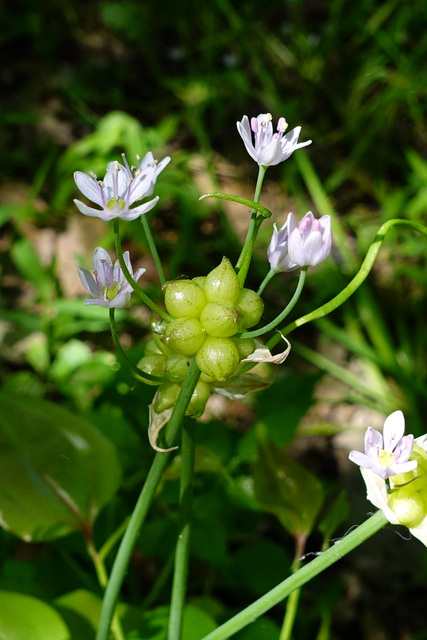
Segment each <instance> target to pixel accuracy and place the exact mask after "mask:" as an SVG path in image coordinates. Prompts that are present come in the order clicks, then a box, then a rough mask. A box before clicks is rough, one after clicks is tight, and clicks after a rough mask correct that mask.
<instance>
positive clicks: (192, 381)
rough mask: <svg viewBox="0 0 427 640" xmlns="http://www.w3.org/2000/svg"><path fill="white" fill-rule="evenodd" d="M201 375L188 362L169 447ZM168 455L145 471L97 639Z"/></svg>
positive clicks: (105, 629)
mask: <svg viewBox="0 0 427 640" xmlns="http://www.w3.org/2000/svg"><path fill="white" fill-rule="evenodd" d="M199 376H200V371H199V369H198V367H197V365H196V362H195V360H194V359H193V360H191V362H190V366H189V368H188V372H187V375H186V378H185V380H184V382H183V384H182V388H181V392H180V394H179V396H178V400H177V402H176V405H175V407H174V410H173V413H172V415H171V418H170V420H169V423H168V426H167V431H166V439H167V441H168V444H169V446H170V444H172V443H173V442H174V441H175V439H176V436H177V434H178V430H179V428H180V426H181V424H182V420H183V418H184V415H185V412H186V410H187V407H188V404H189V402H190V399H191V396H192V394H193V391H194V388H195V386H196V384H197V381H198V379H199ZM169 459H170V453H159V452H158V453H156V456H155V458H154V460H153V463H152V465H151V468H150V471H149V472H148V476H147V479H146V481H145V483H144V486H143V488H142V491H141V494H140V496H139V498H138V502H137V503H136V506H135V509H134V511H133V513H132V517H131V519H130V521H129V525H128V527H127V529H126V533H125V535H124V537H123V540H122V542H121V545H120V547H119V550H118V553H117V556H116V559H115V561H114V564H113V568H112V571H111V575H110V579H109V581H108V585H107V589H106V591H105V596H104V601H103V604H102V610H101V617H100V621H99V627H98V632H97V635H96V640H107V639H108V634H109V629H110V625H111V620H112V618H113V614H114V610H115V608H116V604H117V601H118V598H119V595H120V589H121V586H122V582H123V579H124V576H125V573H126V571H127V567H128V564H129V561H130V557H131V554H132V551H133V548H134V546H135V543H136V540H137V538H138V535H139V532H140V529H141V527H142V524H143V522H144V520H145V518H146V516H147V513H148V510H149V508H150V506H151V503H152V501H153V498H154V495H155V492H156V489H157V486H158V484H159V482H160V479H161V477H162V474H163V472H164V470H165V469H166V467H167V464H168V462H169Z"/></svg>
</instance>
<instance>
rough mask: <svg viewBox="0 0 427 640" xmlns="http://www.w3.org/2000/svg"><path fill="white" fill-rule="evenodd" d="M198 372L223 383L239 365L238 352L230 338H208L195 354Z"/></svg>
mask: <svg viewBox="0 0 427 640" xmlns="http://www.w3.org/2000/svg"><path fill="white" fill-rule="evenodd" d="M196 364H197V366H198V367H199V369H200V371H202V372H203V373H205V374H206V375H207V376H209V377H210V378H212V379H213V380H217V381H224V380H227V378H228V377H229V376H230V375H231V374H232V373H233V371H234V370H235V368H236V367H237V365H238V364H239V352H238V350H237V347H236V345H235V344H234V342H233V340H231V339H230V338H213V337H211V336H208V337H207V338H206V340H205V341H204V343H203V345H202V346H201V347H200V349H199V350H198V352H197V353H196Z"/></svg>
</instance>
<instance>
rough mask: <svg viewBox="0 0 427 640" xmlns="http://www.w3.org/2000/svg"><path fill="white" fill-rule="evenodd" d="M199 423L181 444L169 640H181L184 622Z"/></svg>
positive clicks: (185, 429)
mask: <svg viewBox="0 0 427 640" xmlns="http://www.w3.org/2000/svg"><path fill="white" fill-rule="evenodd" d="M195 426H196V425H195V422H194V421H193V420H191V421H188V422H187V423H186V424H184V427H183V429H182V441H181V482H180V489H179V497H180V518H181V522H180V531H179V535H178V540H177V543H176V550H175V571H174V576H173V584H172V598H171V605H170V615H169V631H168V640H180V638H181V633H182V619H183V613H184V605H185V594H186V591H187V575H188V562H189V557H190V533H191V515H192V499H193V478H194V451H195V441H194V432H195Z"/></svg>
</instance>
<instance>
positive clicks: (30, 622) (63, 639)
mask: <svg viewBox="0 0 427 640" xmlns="http://www.w3.org/2000/svg"><path fill="white" fill-rule="evenodd" d="M0 638H1V640H71V636H70V633H69V631H68V629H67V627H66V625H65V622H64V621H63V620H62V618H61V617H60V615H59V614H58V613H57V612H56V611H55V609H52V607H50V606H49V605H47V604H46V603H45V602H43V601H42V600H38V599H37V598H33V597H32V596H27V595H24V594H22V593H12V592H10V591H0Z"/></svg>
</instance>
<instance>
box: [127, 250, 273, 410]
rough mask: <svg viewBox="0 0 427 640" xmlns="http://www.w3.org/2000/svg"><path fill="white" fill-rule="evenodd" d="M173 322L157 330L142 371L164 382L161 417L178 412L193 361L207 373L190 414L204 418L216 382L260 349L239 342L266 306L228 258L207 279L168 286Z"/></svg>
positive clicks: (249, 342) (159, 400) (250, 342)
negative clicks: (241, 281)
mask: <svg viewBox="0 0 427 640" xmlns="http://www.w3.org/2000/svg"><path fill="white" fill-rule="evenodd" d="M163 289H164V294H165V307H166V310H167V312H168V314H169V315H170V316H171V318H172V319H171V321H170V322H168V323H162V324H161V325H157V326H156V328H155V331H156V333H155V334H154V335H153V338H152V339H151V340H150V341H149V342H148V343H147V346H146V350H145V356H144V357H143V358H142V359H141V360H140V362H139V363H138V367H139V369H140V370H141V371H142V372H145V373H149V374H150V375H152V376H156V377H158V378H161V379H163V380H164V381H163V382H160V383H156V382H150V384H160V386H159V390H158V393H157V394H156V406H155V407H154V409H155V410H156V411H157V412H159V413H160V412H161V411H164V410H166V409H168V408H170V407H172V406H173V405H174V404H175V402H176V400H177V398H178V394H179V391H180V386H181V383H182V381H183V380H184V378H185V375H186V372H187V369H188V366H189V362H190V358H193V357H194V358H195V360H196V363H197V366H198V367H199V369H200V371H201V376H200V380H199V382H198V384H197V386H196V388H195V390H194V393H193V396H192V398H191V401H190V404H189V406H188V409H187V415H190V416H192V417H199V416H200V415H201V414H202V413H203V411H204V408H205V405H206V402H207V400H208V398H209V395H210V393H211V390H212V388H213V387H214V386H215V383H218V382H221V383H223V382H225V381H226V380H227V379H228V378H230V377H232V376H233V375H234V374H235V373H236V371H237V369H238V367H239V364H240V361H241V360H242V359H244V358H247V357H248V356H249V355H251V354H252V353H253V351H254V349H255V342H254V340H253V339H252V338H244V339H242V338H239V334H240V333H242V332H244V331H246V329H249V328H251V327H253V326H255V325H256V324H258V322H259V321H260V319H261V316H262V313H263V310H264V303H263V301H262V299H261V298H260V296H259V295H258V294H257V293H255V291H252V290H251V289H246V288H242V287H241V286H240V284H239V280H238V278H237V275H236V272H235V271H234V269H233V266H232V264H231V262H230V261H229V260H228V258H225V257H224V258H223V259H222V262H221V264H220V265H219V266H218V267H216V268H215V269H213V270H212V271H211V272H210V273H208V275H207V276H199V277H196V278H194V279H193V280H187V279H182V280H172V281H170V282H166V283H165V284H164V286H163Z"/></svg>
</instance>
